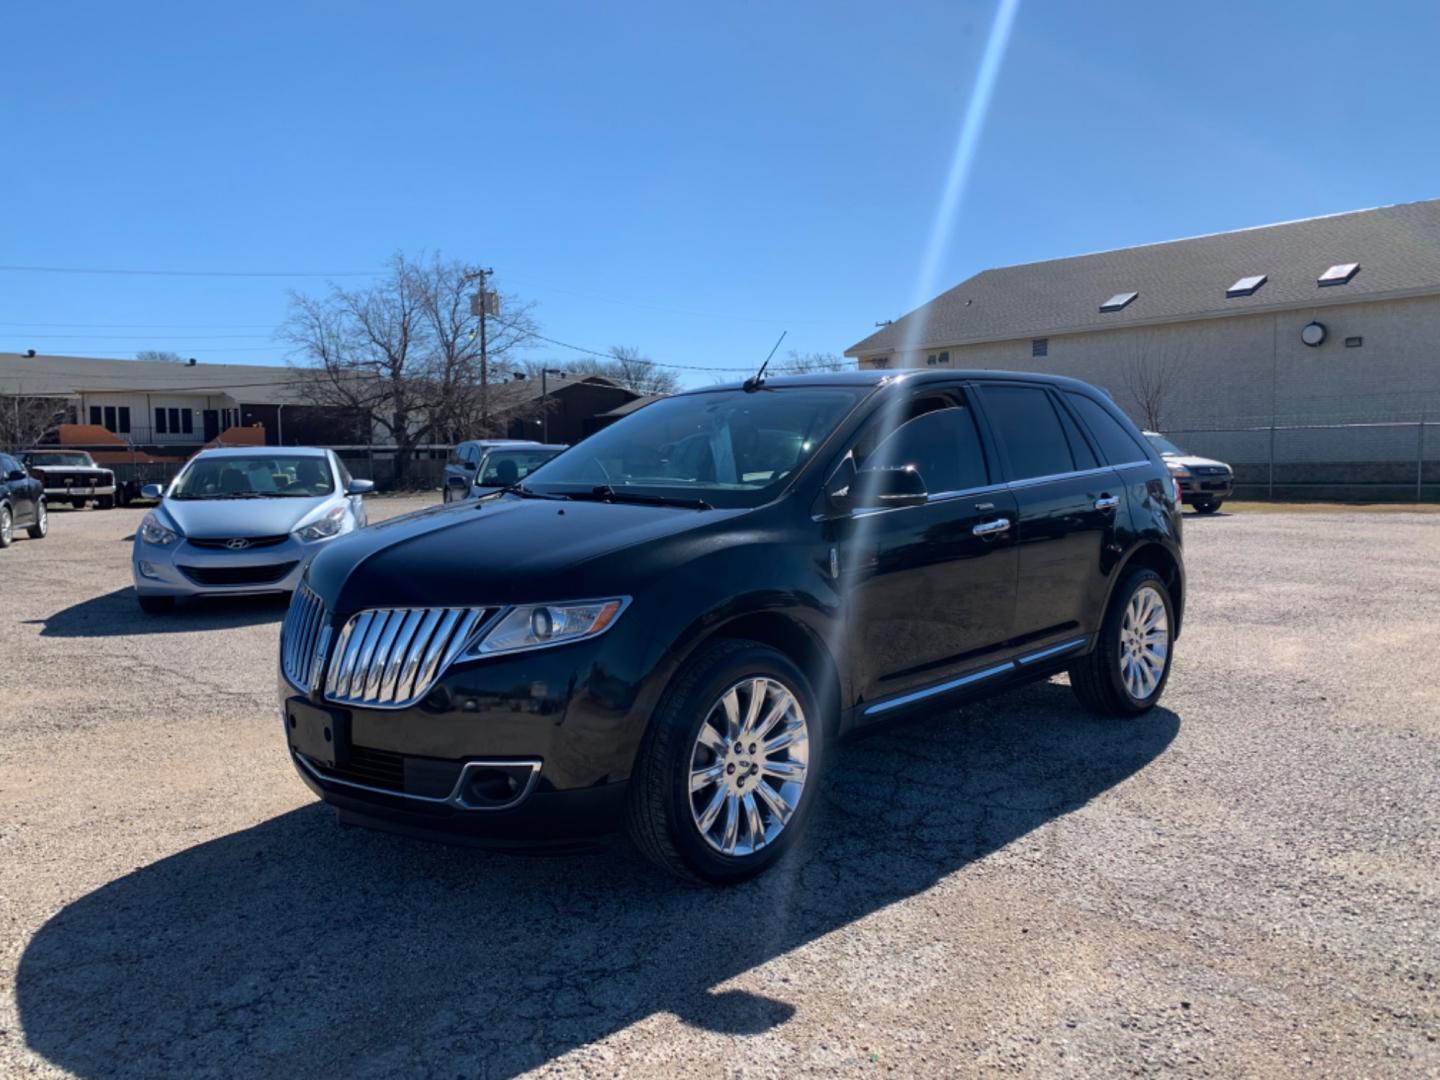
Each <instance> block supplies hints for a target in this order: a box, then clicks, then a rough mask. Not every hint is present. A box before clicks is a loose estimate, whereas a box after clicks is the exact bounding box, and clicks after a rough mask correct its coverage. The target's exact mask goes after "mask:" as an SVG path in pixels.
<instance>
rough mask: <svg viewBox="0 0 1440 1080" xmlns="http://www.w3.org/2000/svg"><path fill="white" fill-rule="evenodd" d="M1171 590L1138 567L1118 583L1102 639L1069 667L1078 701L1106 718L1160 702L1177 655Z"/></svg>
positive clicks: (1145, 709)
mask: <svg viewBox="0 0 1440 1080" xmlns="http://www.w3.org/2000/svg"><path fill="white" fill-rule="evenodd" d="M1174 626H1175V615H1174V606H1173V605H1172V604H1171V602H1170V590H1169V589H1167V588H1166V587H1165V582H1164V581H1163V580H1162V579H1161V577H1160V575H1159V574H1157V573H1155V571H1153V570H1147V569H1145V568H1144V567H1137V568H1135V569H1133V570H1131V571H1129V572H1128V573H1127V574H1126V575H1125V576H1124V577H1123V578H1122V579H1121V580H1120V582H1119V584H1118V585H1117V586H1116V589H1115V594H1114V596H1113V597H1112V599H1111V601H1110V607H1109V610H1107V611H1106V613H1105V620H1104V622H1103V623H1102V624H1101V626H1100V638H1099V640H1098V641H1097V642H1096V644H1095V648H1094V649H1093V650H1092V651H1091V652H1090V654H1089V655H1088V656H1085V657H1083V658H1081V660H1080V661H1079V662H1078V663H1076V664H1075V666H1074V667H1072V668H1071V669H1070V686H1071V688H1072V689H1073V690H1074V691H1075V696H1076V697H1078V698H1079V699H1080V703H1081V704H1082V705H1084V706H1085V707H1086V708H1087V709H1089V710H1090V711H1091V712H1095V713H1100V714H1101V715H1103V716H1123V717H1129V716H1139V715H1141V714H1142V713H1144V712H1148V711H1149V710H1150V709H1151V708H1153V707H1154V706H1155V704H1156V702H1158V701H1159V700H1160V695H1161V694H1162V693H1164V691H1165V683H1166V682H1167V681H1168V680H1169V678H1170V662H1171V661H1172V660H1173V659H1174V656H1175V634H1174Z"/></svg>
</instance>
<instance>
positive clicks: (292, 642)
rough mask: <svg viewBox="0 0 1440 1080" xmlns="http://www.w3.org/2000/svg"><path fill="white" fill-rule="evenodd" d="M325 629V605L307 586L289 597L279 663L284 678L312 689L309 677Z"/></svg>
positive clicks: (281, 635) (313, 667)
mask: <svg viewBox="0 0 1440 1080" xmlns="http://www.w3.org/2000/svg"><path fill="white" fill-rule="evenodd" d="M324 629H325V604H324V602H323V601H321V599H320V597H318V596H316V595H315V594H314V593H313V592H311V591H310V589H309V588H308V587H306V586H305V585H301V586H300V587H299V588H298V589H296V590H295V595H294V596H292V597H291V598H290V611H289V613H288V614H287V615H286V616H285V625H284V626H282V627H281V628H280V663H281V665H282V667H283V668H284V671H285V677H286V678H287V679H289V680H290V681H291V682H292V683H294V684H295V685H296V686H300V687H304V688H305V689H307V690H308V689H309V688H310V676H311V674H312V673H313V672H314V669H315V665H316V663H317V662H320V661H319V660H317V657H316V653H317V652H319V651H320V648H319V647H320V636H321V631H323V630H324Z"/></svg>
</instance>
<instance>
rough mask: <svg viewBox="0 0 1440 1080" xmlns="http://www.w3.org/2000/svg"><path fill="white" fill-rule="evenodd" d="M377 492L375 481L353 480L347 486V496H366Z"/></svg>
mask: <svg viewBox="0 0 1440 1080" xmlns="http://www.w3.org/2000/svg"><path fill="white" fill-rule="evenodd" d="M374 490H375V481H374V480H351V481H350V483H348V484H346V485H345V494H346V495H365V494H368V493H369V492H372V491H374Z"/></svg>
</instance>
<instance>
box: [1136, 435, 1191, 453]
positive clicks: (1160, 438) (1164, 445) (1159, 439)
mask: <svg viewBox="0 0 1440 1080" xmlns="http://www.w3.org/2000/svg"><path fill="white" fill-rule="evenodd" d="M1145 438H1147V439H1149V440H1150V445H1151V446H1153V447H1155V449H1156V450H1159V451H1160V453H1161V454H1175V455H1176V456H1178V457H1184V456H1185V451H1184V450H1181V449H1180V448H1179V447H1178V446H1176V445H1175V444H1174V443H1173V442H1171V441H1170V440H1169V439H1167V438H1165V436H1164V435H1146V436H1145Z"/></svg>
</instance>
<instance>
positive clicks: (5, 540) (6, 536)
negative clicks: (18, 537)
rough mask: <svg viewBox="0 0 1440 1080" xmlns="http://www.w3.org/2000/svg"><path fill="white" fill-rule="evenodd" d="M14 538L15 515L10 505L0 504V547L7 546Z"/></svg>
mask: <svg viewBox="0 0 1440 1080" xmlns="http://www.w3.org/2000/svg"><path fill="white" fill-rule="evenodd" d="M14 539H15V516H14V515H13V514H12V513H10V507H8V506H0V548H7V547H9V546H10V542H11V541H12V540H14Z"/></svg>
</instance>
